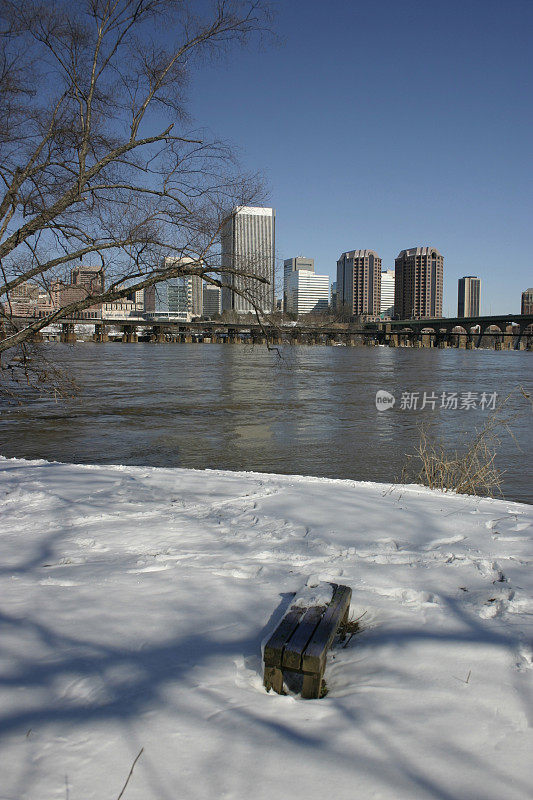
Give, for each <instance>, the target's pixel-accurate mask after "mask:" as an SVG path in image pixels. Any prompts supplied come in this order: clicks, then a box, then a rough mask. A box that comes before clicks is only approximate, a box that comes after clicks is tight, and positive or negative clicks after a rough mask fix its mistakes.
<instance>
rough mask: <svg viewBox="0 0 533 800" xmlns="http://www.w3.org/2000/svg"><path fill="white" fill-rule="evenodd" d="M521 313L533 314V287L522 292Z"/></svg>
mask: <svg viewBox="0 0 533 800" xmlns="http://www.w3.org/2000/svg"><path fill="white" fill-rule="evenodd" d="M520 313H521V314H533V289H526V291H525V292H522V303H521V304H520Z"/></svg>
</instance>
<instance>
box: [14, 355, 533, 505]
mask: <svg viewBox="0 0 533 800" xmlns="http://www.w3.org/2000/svg"><path fill="white" fill-rule="evenodd" d="M44 347H46V348H47V349H51V348H53V353H54V354H55V355H57V356H59V358H60V359H61V361H62V362H63V363H64V364H65V365H66V366H68V367H69V368H70V369H71V370H72V371H73V372H74V373H75V375H76V377H77V379H78V381H79V382H80V383H81V385H82V396H81V397H79V398H77V399H74V400H71V401H68V402H66V403H58V404H56V403H54V402H52V401H33V402H31V403H28V404H26V405H22V406H4V407H2V409H1V411H2V414H1V419H0V453H2V454H3V455H6V456H18V457H25V458H46V459H49V460H52V459H55V460H58V461H72V462H86V463H100V464H102V463H114V464H116V463H121V464H147V465H153V466H181V467H194V468H199V469H203V468H206V467H209V468H219V469H231V470H257V471H262V472H282V473H289V474H307V475H321V476H326V477H330V478H354V479H357V480H376V481H385V482H388V481H393V480H395V479H397V478H398V477H399V475H400V474H401V470H402V466H403V464H404V462H405V458H406V454H407V453H410V452H412V449H413V447H414V445H415V443H416V441H417V439H418V426H419V425H420V423H421V422H422V421H431V422H432V424H433V425H434V426H435V428H436V430H437V431H438V432H439V434H440V435H441V436H442V437H443V438H444V439H445V440H446V441H447V442H449V443H450V445H451V446H453V445H454V444H458V443H460V442H461V441H463V440H464V438H465V435H466V434H467V433H468V432H471V431H473V430H474V429H475V428H476V427H479V426H480V425H482V423H483V420H484V419H486V412H482V411H480V410H470V411H465V410H462V411H461V410H456V411H453V410H445V409H441V408H438V407H437V408H435V410H434V411H431V410H428V409H425V410H423V411H407V410H402V409H401V408H400V407H399V401H400V397H401V393H402V392H417V391H418V392H420V393H421V394H423V392H424V391H426V392H435V393H436V394H437V395H440V394H442V392H452V391H453V392H467V391H471V392H479V393H481V392H483V391H485V392H497V393H498V395H499V397H504V396H505V395H507V394H508V392H509V391H510V390H511V389H512V388H513V387H514V386H517V385H520V384H521V385H523V386H526V387H527V386H528V384H529V388H531V383H532V381H531V374H532V373H531V366H532V363H533V361H532V355H531V353H526V352H514V351H510V352H498V353H496V352H493V351H463V350H409V349H389V348H385V347H372V348H366V347H360V348H344V347H294V348H285V349H284V351H283V358H282V359H281V360H280V359H279V358H278V357H277V355H276V354H275V353H269V352H267V351H266V350H265V349H264V348H259V347H256V348H254V349H249V348H247V347H243V346H240V345H215V344H213V345H210V344H197V345H195V344H189V345H186V344H180V345H172V344H167V345H165V344H159V345H158V344H135V345H133V344H131V345H120V344H111V343H110V344H105V345H92V344H81V343H80V344H78V345H75V346H74V347H70V346H67V345H59V344H55V345H53V344H51V345H45V346H44ZM378 389H385V390H387V391H389V392H391V393H392V394H394V395H395V397H396V405H395V407H394V408H393V409H392V410H389V411H385V412H383V411H378V410H377V409H376V405H375V395H376V392H377V390H378ZM514 432H515V435H516V437H517V439H518V441H519V443H520V448H521V451H520V450H519V449H518V447H517V445H516V443H515V442H514V441H513V440H512V438H511V437H510V436H508V435H505V436H504V438H503V440H502V449H501V455H500V461H499V464H500V467H502V468H503V469H505V470H506V473H505V478H504V492H505V495H506V496H507V497H509V498H512V499H515V500H522V501H525V502H532V501H533V491H532V489H531V468H530V464H531V454H532V449H533V448H532V431H531V416H529V417H528V416H527V415H524V416H523V417H522V419H521V421H520V422H517V423H515V426H514Z"/></svg>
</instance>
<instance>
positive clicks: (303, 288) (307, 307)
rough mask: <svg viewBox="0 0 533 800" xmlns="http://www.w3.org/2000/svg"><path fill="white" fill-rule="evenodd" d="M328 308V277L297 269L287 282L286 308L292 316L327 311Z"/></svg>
mask: <svg viewBox="0 0 533 800" xmlns="http://www.w3.org/2000/svg"><path fill="white" fill-rule="evenodd" d="M328 307H329V275H317V274H316V272H311V270H306V269H297V270H294V272H291V273H290V274H289V277H288V280H287V308H286V311H288V312H290V313H293V314H298V315H299V314H310V313H312V312H317V311H327V310H328Z"/></svg>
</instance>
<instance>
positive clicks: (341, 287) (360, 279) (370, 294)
mask: <svg viewBox="0 0 533 800" xmlns="http://www.w3.org/2000/svg"><path fill="white" fill-rule="evenodd" d="M380 304H381V258H380V257H379V256H378V254H377V253H376V252H374V250H350V251H348V252H346V253H343V254H342V255H341V257H340V258H339V260H338V261H337V308H339V309H343V308H344V309H349V310H350V312H351V313H352V314H354V315H357V316H358V315H361V314H368V315H371V316H377V315H379V309H380Z"/></svg>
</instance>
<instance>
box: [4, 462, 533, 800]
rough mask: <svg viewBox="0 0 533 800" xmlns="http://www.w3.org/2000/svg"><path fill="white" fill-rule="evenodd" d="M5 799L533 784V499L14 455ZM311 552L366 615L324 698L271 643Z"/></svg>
mask: <svg viewBox="0 0 533 800" xmlns="http://www.w3.org/2000/svg"><path fill="white" fill-rule="evenodd" d="M0 512H1V519H2V522H1V528H0V557H1V558H0V615H1V616H0V623H1V630H0V640H1V652H0V763H1V780H0V798H1V799H2V800H29V798H31V799H32V800H54V799H55V798H57V799H58V800H59V798H61V799H62V800H63V799H64V798H65V797H68V798H69V800H116V798H117V796H118V794H119V792H120V789H121V787H122V785H123V783H124V781H125V779H126V775H127V773H128V770H129V768H130V766H131V763H132V761H133V759H134V757H135V756H136V754H137V753H138V752H139V750H140V749H141V748H142V747H143V748H144V751H143V754H142V756H141V758H140V759H139V761H138V763H137V765H136V767H135V771H134V773H133V776H132V778H131V780H130V783H129V785H128V787H127V789H126V792H125V794H124V800H141V799H142V800H176V798H187V800H193V799H195V798H198V800H215V799H217V800H218V798H230V799H231V800H248V798H252V797H253V798H257V800H262V799H263V798H265V800H266V798H269V799H270V798H271V797H272V796H277V797H281V798H285V797H291V798H295V800H300V798H301V800H303V799H304V798H305V799H306V800H314V799H315V798H316V800H318V798H323V797H324V796H326V797H327V796H329V795H330V794H331V793H332V791H334V794H335V796H336V797H337V798H339V800H351V799H352V798H354V797H359V798H364V799H365V800H366V798H381V800H417V799H418V798H424V799H425V798H438V799H439V800H470V799H471V800H480V799H481V798H483V800H503V799H505V800H515V799H516V800H518V798H520V800H526V798H527V797H529V796H530V792H531V781H532V775H531V766H530V764H531V759H530V755H531V750H532V745H533V737H532V734H531V727H530V726H531V722H532V721H533V709H532V698H531V688H532V680H533V669H532V649H531V647H532V645H531V643H532V640H533V599H532V596H533V592H532V587H533V574H532V570H531V555H532V552H531V551H532V538H533V507H531V506H526V505H521V504H518V503H512V502H504V501H495V500H486V499H480V498H467V497H457V496H453V495H443V494H440V493H434V492H430V491H429V490H425V489H422V488H419V487H390V486H385V485H382V484H373V483H356V482H353V481H331V480H326V479H318V478H305V477H291V476H277V475H263V474H257V473H231V472H215V471H213V472H211V471H207V472H200V471H193V470H183V469H156V468H143V467H110V466H80V465H64V464H55V463H47V462H37V461H33V462H29V461H21V460H8V459H3V458H0ZM311 574H314V575H317V576H318V577H320V578H321V579H323V580H336V581H340V582H342V583H346V584H348V585H350V586H351V587H352V589H353V600H352V611H353V613H354V615H357V616H358V615H361V614H363V613H364V617H363V618H362V623H364V625H365V628H366V630H364V631H363V632H362V633H361V634H359V635H358V636H356V637H354V638H353V639H352V641H351V642H350V644H349V646H348V647H346V648H341V647H338V648H337V649H336V650H334V651H332V653H331V655H330V659H329V663H328V667H327V669H326V681H327V685H328V689H329V694H328V695H327V697H325V698H324V699H322V700H319V701H304V700H301V699H300V698H299V697H291V696H287V697H281V696H277V695H272V694H266V693H265V692H264V690H263V688H262V682H261V662H260V643H261V641H262V639H264V637H265V635H266V634H267V633H268V631H269V630H270V629H271V628H272V626H273V625H275V623H276V621H277V619H278V618H279V617H280V615H281V613H282V612H283V610H284V608H285V606H286V605H287V602H288V599H289V596H290V595H289V593H290V592H294V591H296V590H297V589H298V588H299V587H301V586H302V584H304V583H305V581H306V579H307V578H308V577H309V575H311Z"/></svg>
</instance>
